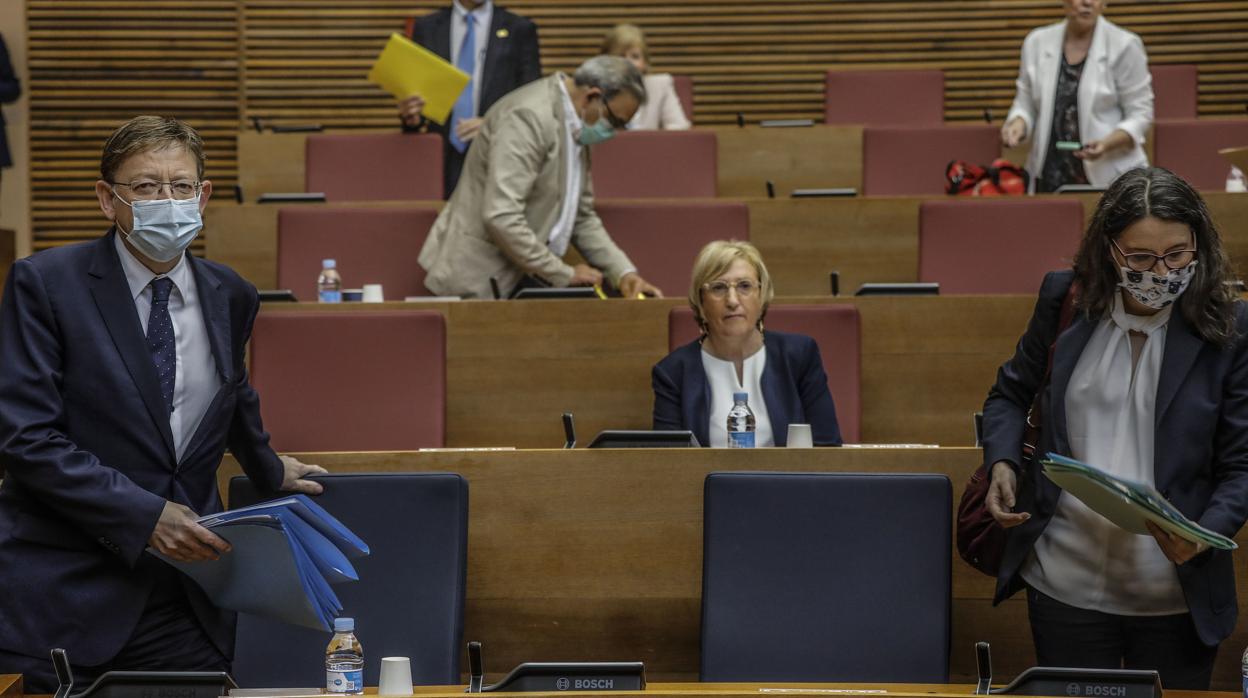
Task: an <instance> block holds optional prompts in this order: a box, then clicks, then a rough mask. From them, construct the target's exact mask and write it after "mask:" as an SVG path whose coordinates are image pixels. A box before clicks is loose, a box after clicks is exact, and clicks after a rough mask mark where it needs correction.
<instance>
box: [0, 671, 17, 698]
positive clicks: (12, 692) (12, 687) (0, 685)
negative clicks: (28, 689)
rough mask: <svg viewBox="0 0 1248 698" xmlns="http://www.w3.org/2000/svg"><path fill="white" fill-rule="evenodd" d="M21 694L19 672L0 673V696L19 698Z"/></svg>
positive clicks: (3, 697)
mask: <svg viewBox="0 0 1248 698" xmlns="http://www.w3.org/2000/svg"><path fill="white" fill-rule="evenodd" d="M21 695H22V675H21V674H0V698H19V697H20V696H21Z"/></svg>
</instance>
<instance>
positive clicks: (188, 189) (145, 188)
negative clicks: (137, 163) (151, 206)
mask: <svg viewBox="0 0 1248 698" xmlns="http://www.w3.org/2000/svg"><path fill="white" fill-rule="evenodd" d="M113 186H116V187H125V188H126V189H129V190H130V193H131V194H133V195H134V198H136V199H154V198H156V197H158V196H160V193H161V191H163V190H164V189H165V187H168V188H169V195H170V196H171V197H173V198H175V199H193V198H195V196H196V195H197V194H199V191H200V188H201V187H202V186H203V185H202V184H200V183H199V182H196V181H194V180H190V179H179V180H177V181H176V182H160V181H157V180H154V179H135V180H131V181H130V182H113Z"/></svg>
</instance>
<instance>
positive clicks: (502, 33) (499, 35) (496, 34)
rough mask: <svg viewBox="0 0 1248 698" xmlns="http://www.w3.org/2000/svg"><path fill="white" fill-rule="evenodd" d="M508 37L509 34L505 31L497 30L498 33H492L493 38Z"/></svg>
mask: <svg viewBox="0 0 1248 698" xmlns="http://www.w3.org/2000/svg"><path fill="white" fill-rule="evenodd" d="M510 35H511V32H509V31H507V30H506V29H499V30H498V31H496V32H494V36H497V37H498V38H500V39H506V38H507V37H508V36H510Z"/></svg>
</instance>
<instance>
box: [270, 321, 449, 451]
mask: <svg viewBox="0 0 1248 698" xmlns="http://www.w3.org/2000/svg"><path fill="white" fill-rule="evenodd" d="M251 382H252V384H253V385H254V386H255V388H256V390H257V391H258V392H259V393H260V394H261V395H263V396H264V399H263V400H261V403H260V406H261V413H262V416H263V418H264V425H265V427H266V428H268V430H269V433H270V434H271V435H272V438H273V448H275V449H277V450H279V451H406V450H413V449H418V448H436V447H440V446H442V445H443V444H444V442H445V440H446V322H445V320H444V319H443V318H442V314H441V313H437V312H434V311H429V310H403V311H372V312H368V311H357V312H320V311H306V310H305V311H268V312H262V313H260V314H259V315H258V316H257V317H256V323H255V328H254V330H253V331H252V337H251Z"/></svg>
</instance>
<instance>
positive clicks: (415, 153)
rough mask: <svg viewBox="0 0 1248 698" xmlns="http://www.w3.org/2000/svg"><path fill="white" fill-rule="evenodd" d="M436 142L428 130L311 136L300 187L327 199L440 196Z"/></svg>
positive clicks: (438, 139) (439, 144)
mask: <svg viewBox="0 0 1248 698" xmlns="http://www.w3.org/2000/svg"><path fill="white" fill-rule="evenodd" d="M442 147H443V146H442V137H441V136H438V135H436V134H431V133H426V134H412V133H358V134H357V133H353V134H338V133H335V134H315V135H311V136H308V143H307V147H306V149H305V153H306V155H307V171H306V174H305V175H304V185H305V189H306V190H307V191H310V192H324V193H325V199H326V200H328V201H406V200H411V201H420V200H430V201H434V200H437V199H441V198H442Z"/></svg>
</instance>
